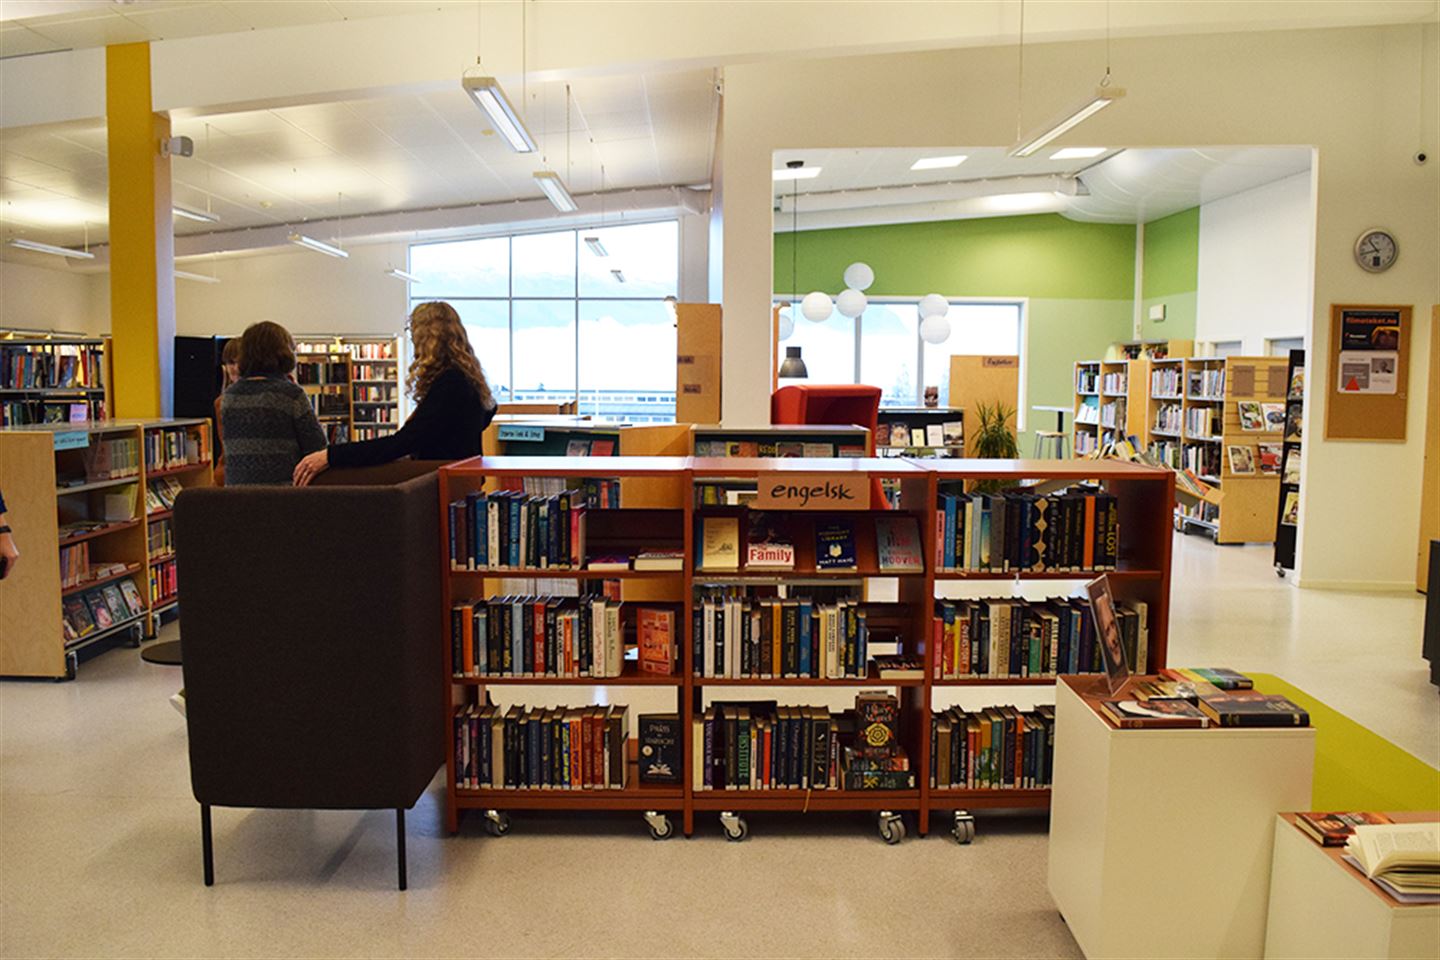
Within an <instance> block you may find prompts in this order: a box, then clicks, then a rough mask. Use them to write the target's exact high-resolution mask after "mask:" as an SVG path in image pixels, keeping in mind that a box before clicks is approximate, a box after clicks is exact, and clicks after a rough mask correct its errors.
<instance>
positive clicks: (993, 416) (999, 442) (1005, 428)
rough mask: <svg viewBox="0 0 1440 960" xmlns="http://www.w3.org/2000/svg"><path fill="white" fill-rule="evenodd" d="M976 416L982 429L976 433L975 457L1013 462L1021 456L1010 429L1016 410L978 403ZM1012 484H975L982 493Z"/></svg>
mask: <svg viewBox="0 0 1440 960" xmlns="http://www.w3.org/2000/svg"><path fill="white" fill-rule="evenodd" d="M975 415H976V416H977V417H979V419H980V428H979V429H978V430H977V431H976V432H975V455H976V456H977V457H983V458H985V459H987V460H1013V459H1015V458H1017V457H1019V456H1020V446H1019V444H1017V443H1016V442H1015V431H1013V430H1011V429H1010V418H1011V417H1013V416H1015V410H1014V409H1013V408H1011V407H1007V406H1005V404H1003V403H1001V402H1000V401H998V400H997V401H995V403H993V404H987V403H978V404H976V405H975ZM1008 486H1012V484H1010V483H1007V482H1004V481H1001V480H983V481H980V482H978V483H976V484H975V489H976V491H978V492H980V493H994V492H995V491H996V490H1002V489H1004V488H1005V487H1008Z"/></svg>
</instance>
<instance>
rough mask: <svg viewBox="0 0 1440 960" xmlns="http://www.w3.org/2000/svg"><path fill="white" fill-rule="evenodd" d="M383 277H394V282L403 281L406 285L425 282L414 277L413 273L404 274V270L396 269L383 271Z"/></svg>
mask: <svg viewBox="0 0 1440 960" xmlns="http://www.w3.org/2000/svg"><path fill="white" fill-rule="evenodd" d="M385 276H387V277H394V278H395V279H396V280H404V281H405V282H406V283H424V282H425V281H424V280H421V279H420V278H419V277H417V276H415V274H413V273H406V272H405V271H404V270H401V269H400V268H398V267H391V268H390V269H389V270H386V271H385Z"/></svg>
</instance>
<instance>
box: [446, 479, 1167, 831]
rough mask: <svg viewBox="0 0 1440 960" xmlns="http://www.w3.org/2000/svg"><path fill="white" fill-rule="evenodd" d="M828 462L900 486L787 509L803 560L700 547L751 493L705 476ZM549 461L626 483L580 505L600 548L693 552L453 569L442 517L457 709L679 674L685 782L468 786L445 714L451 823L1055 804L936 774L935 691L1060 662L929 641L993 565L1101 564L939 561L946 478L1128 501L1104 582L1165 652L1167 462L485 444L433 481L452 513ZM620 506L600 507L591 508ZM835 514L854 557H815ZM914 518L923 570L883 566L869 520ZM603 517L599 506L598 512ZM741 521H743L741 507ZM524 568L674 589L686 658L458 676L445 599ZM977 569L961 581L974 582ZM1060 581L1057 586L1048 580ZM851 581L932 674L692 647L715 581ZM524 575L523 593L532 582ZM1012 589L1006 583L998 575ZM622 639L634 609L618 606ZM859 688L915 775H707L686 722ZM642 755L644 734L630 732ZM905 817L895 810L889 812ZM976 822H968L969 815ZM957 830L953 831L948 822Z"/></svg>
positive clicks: (733, 825)
mask: <svg viewBox="0 0 1440 960" xmlns="http://www.w3.org/2000/svg"><path fill="white" fill-rule="evenodd" d="M786 475H790V476H795V477H806V478H815V477H822V478H824V477H830V478H836V477H837V475H845V478H846V479H849V480H852V481H853V480H854V478H855V476H856V475H859V476H861V477H863V481H862V482H861V484H860V485H859V489H863V490H873V489H875V488H876V487H877V486H878V482H879V481H888V482H889V483H890V484H891V485H893V487H894V488H895V490H896V492H897V493H898V496H897V497H896V498H895V500H893V501H892V500H890V499H889V498H886V497H879V496H876V495H874V494H872V497H871V500H870V501H869V502H868V503H867V504H865V507H866V508H865V509H860V510H849V511H843V512H842V511H834V512H828V511H820V512H810V511H799V510H796V511H786V512H784V513H783V514H780V515H778V516H777V518H776V519H777V521H778V522H780V523H781V524H782V525H783V528H784V529H785V530H786V532H787V533H788V535H789V539H790V540H791V542H792V543H793V544H794V545H795V562H794V566H793V568H791V569H786V570H781V571H776V570H773V569H766V570H759V571H756V570H747V569H745V568H744V567H743V566H742V567H740V568H739V569H733V570H713V569H706V568H705V566H704V565H703V562H702V561H703V551H702V550H701V547H700V539H701V538H700V531H701V530H702V527H703V521H704V520H705V519H706V518H708V517H715V516H720V517H724V516H731V515H743V514H744V513H745V512H746V511H747V510H751V509H753V508H752V507H749V506H735V505H731V504H717V503H714V502H708V503H707V502H705V501H704V498H703V497H702V496H701V495H700V489H701V487H702V486H703V485H705V484H710V483H717V482H721V483H725V484H732V483H745V482H751V483H755V484H757V485H758V483H759V481H760V480H761V479H762V478H776V477H784V476H786ZM543 478H562V480H563V482H565V483H568V484H574V483H577V482H580V481H583V480H586V479H590V480H596V479H600V478H616V479H618V480H619V482H620V490H621V499H620V507H619V509H617V510H610V511H603V510H602V511H592V512H591V513H590V514H589V515H588V519H589V523H590V524H591V526H590V528H589V530H590V533H589V536H590V538H591V539H590V541H589V542H588V543H587V548H588V549H587V553H588V554H590V555H591V556H593V555H595V554H597V553H600V552H605V551H612V550H622V551H625V550H632V549H636V548H641V547H646V546H652V547H653V546H663V547H667V548H670V549H677V550H680V551H682V552H683V555H684V564H683V569H680V570H673V571H664V572H641V571H634V570H625V571H619V572H598V571H590V570H583V569H582V570H559V571H557V570H553V569H551V570H524V571H516V570H508V569H506V570H502V569H490V570H476V571H469V570H465V571H457V570H453V569H452V568H451V563H450V552H449V551H450V549H451V547H450V530H449V527H448V520H447V522H446V530H445V531H444V532H443V535H442V538H441V539H442V542H441V545H440V558H441V563H442V567H443V569H444V571H445V576H444V578H443V579H444V581H445V591H444V601H443V602H444V605H445V622H446V631H447V634H446V636H445V637H444V642H445V649H446V658H447V662H446V667H445V670H446V678H445V679H446V682H447V683H448V684H449V689H450V691H451V696H450V699H449V701H448V702H449V703H450V705H451V709H452V712H453V710H454V709H455V708H457V707H459V706H462V705H466V704H469V703H478V704H484V703H485V702H486V701H487V698H488V694H487V692H486V691H487V689H489V690H491V691H492V692H493V691H495V690H500V689H503V688H507V687H511V686H514V685H519V684H528V685H532V686H542V687H551V688H552V699H554V696H553V693H554V691H559V692H560V694H561V695H564V691H566V690H567V689H573V688H575V687H592V688H604V691H603V695H604V696H608V697H609V698H610V699H611V701H612V702H624V699H623V698H624V697H625V696H626V693H627V691H628V692H630V693H632V694H633V693H635V692H636V691H639V690H641V689H651V690H654V689H655V688H657V687H658V688H662V689H663V688H673V691H674V698H675V706H674V708H673V710H674V712H675V713H676V714H677V715H678V717H679V720H680V731H681V733H682V736H681V738H680V739H681V741H682V743H681V746H682V750H681V755H682V757H683V762H682V770H683V772H682V774H681V776H680V782H679V783H677V784H668V785H656V784H642V783H640V782H639V781H638V777H636V776H635V775H634V774H635V768H634V767H633V766H632V767H631V774H632V776H631V779H630V782H629V784H628V785H627V786H626V787H625V789H621V790H553V789H536V788H522V789H505V790H495V789H486V790H470V789H461V788H457V786H456V770H455V765H456V760H455V756H456V749H455V748H456V742H455V734H454V732H453V727H452V724H451V718H448V717H447V718H446V725H445V729H446V731H447V733H446V737H447V752H446V753H447V758H448V759H447V774H448V775H447V788H446V790H447V825H448V827H449V829H450V831H451V832H454V831H455V830H457V829H458V827H459V821H460V815H461V814H462V813H463V812H464V811H467V810H482V811H485V813H486V815H487V818H488V821H487V827H490V828H491V831H492V832H494V833H500V832H504V829H508V818H507V817H506V816H505V811H507V810H519V809H571V810H581V809H594V810H636V811H642V812H645V814H646V817H647V819H648V820H649V821H650V826H651V833H652V835H653V836H656V837H657V838H662V837H664V836H669V835H670V833H671V832H673V828H672V827H670V826H669V825H668V820H667V819H666V818H665V816H664V814H676V813H678V814H679V815H680V816H681V818H682V823H683V831H684V833H685V834H686V835H687V836H688V835H690V834H691V833H692V832H693V831H694V827H695V816H696V814H697V813H701V814H704V813H718V814H720V815H721V822H722V824H723V825H724V827H725V830H726V833H727V835H728V836H729V837H730V838H731V839H742V838H743V837H744V836H745V834H746V832H747V829H748V828H747V827H746V826H745V823H744V819H743V816H744V814H745V813H746V812H760V811H812V810H814V811H846V810H848V811H867V812H874V813H876V814H877V815H878V817H879V819H880V824H879V825H880V830H881V834H882V836H884V837H885V838H886V839H887V840H888V841H890V842H896V841H897V840H898V839H899V837H902V836H903V835H904V828H903V822H902V821H900V816H901V814H907V813H908V814H913V815H914V816H915V818H916V820H917V822H918V826H919V830H920V833H921V834H922V835H923V834H925V833H928V831H929V825H930V819H931V815H932V814H933V813H936V812H947V811H949V812H953V813H954V814H955V816H956V823H957V827H958V825H959V823H960V821H961V820H962V819H968V813H967V811H969V810H973V809H982V808H995V809H1032V810H1043V809H1047V808H1048V806H1049V798H1050V791H1049V790H1048V789H954V788H937V787H932V786H931V785H930V779H929V771H930V769H931V768H930V743H931V724H932V720H933V713H932V708H933V706H934V704H935V698H936V697H937V695H940V694H951V693H954V692H956V691H959V690H961V689H963V688H976V689H980V688H987V687H988V688H993V689H994V690H995V691H997V693H996V694H995V697H994V699H996V700H1000V699H1003V695H1004V691H1006V690H1010V691H1014V690H1016V689H1017V688H1020V687H1034V688H1043V687H1047V686H1048V687H1053V685H1054V683H1055V678H1054V676H1053V675H1047V676H1035V677H1029V676H1023V677H1005V678H983V677H982V678H974V679H940V678H939V677H938V674H939V672H940V671H939V670H938V669H935V667H936V666H938V660H937V658H938V657H939V652H938V651H937V650H936V649H934V644H933V642H932V641H931V639H930V638H931V635H932V623H933V616H934V614H933V611H934V607H935V601H936V599H937V597H955V596H959V595H961V594H963V593H964V591H966V590H967V589H969V590H972V591H977V593H976V596H977V597H987V596H989V597H993V596H994V595H995V592H996V591H994V589H993V588H994V587H995V586H997V585H998V582H999V581H1002V580H1003V581H1011V582H1012V583H1014V582H1017V581H1031V580H1033V581H1036V582H1037V584H1038V588H1039V589H1041V590H1048V591H1051V592H1053V587H1058V586H1059V584H1060V583H1061V582H1062V581H1070V583H1071V587H1072V588H1074V587H1078V586H1080V584H1082V583H1083V582H1084V581H1085V580H1088V579H1091V578H1092V577H1093V576H1095V575H1096V574H1094V573H1092V572H1066V573H1025V572H1019V573H1017V572H1014V571H1006V572H969V573H967V572H961V571H939V570H938V569H937V567H938V564H937V562H936V558H937V556H938V549H939V543H938V538H939V533H938V532H937V529H936V526H937V519H938V518H937V515H936V512H937V505H938V504H939V502H940V501H939V499H938V498H939V492H940V490H941V489H942V486H941V485H942V484H944V485H947V486H951V487H953V486H955V485H969V484H974V483H977V482H981V481H989V482H992V483H995V482H998V483H1002V484H1013V485H1023V486H1033V489H1035V490H1040V491H1047V490H1048V491H1053V490H1057V489H1059V488H1061V487H1065V486H1067V485H1069V484H1072V483H1088V484H1095V485H1099V486H1100V487H1102V488H1103V489H1104V490H1105V491H1107V492H1109V493H1111V494H1113V495H1114V496H1115V497H1116V501H1117V508H1118V516H1119V524H1120V525H1119V536H1118V562H1117V564H1116V569H1115V570H1113V571H1111V572H1110V577H1111V582H1112V590H1113V591H1114V593H1115V596H1116V598H1117V599H1119V600H1122V601H1127V600H1130V601H1134V600H1141V601H1144V602H1145V603H1146V604H1147V605H1148V610H1149V614H1148V615H1149V638H1150V642H1149V656H1148V659H1147V663H1146V664H1145V669H1147V670H1151V671H1153V670H1156V669H1158V668H1159V667H1161V666H1163V665H1164V663H1165V655H1166V647H1167V626H1168V618H1169V609H1168V601H1169V590H1170V528H1171V510H1172V505H1173V502H1174V486H1175V484H1174V476H1173V474H1172V473H1171V472H1170V471H1167V470H1160V469H1152V468H1147V467H1143V466H1138V465H1135V464H1130V463H1123V462H1116V461H1080V460H1067V461H1054V460H1007V461H987V460H966V459H941V460H934V459H913V460H912V459H906V458H882V459H876V458H825V459H818V458H816V459H806V458H794V459H784V458H781V459H770V458H749V457H632V456H621V457H616V458H612V459H610V460H608V462H606V461H603V460H599V459H597V458H566V457H533V458H524V457H477V458H474V459H471V460H467V461H463V462H461V463H458V464H453V465H450V466H447V467H444V468H442V469H441V472H440V498H441V508H442V516H448V506H449V505H450V504H451V503H452V502H454V501H456V500H457V499H459V498H461V497H464V496H465V494H467V493H470V492H474V491H485V490H496V489H501V488H506V487H508V488H512V489H513V488H517V487H523V486H524V485H525V484H526V483H527V482H535V481H538V480H540V479H543ZM607 512H608V513H610V514H612V515H613V516H611V517H609V518H605V519H601V518H600V517H599V516H598V514H602V513H607ZM841 514H843V517H844V518H845V519H846V520H848V521H849V522H850V523H852V524H853V529H854V531H855V554H856V565H855V569H854V570H853V571H852V570H847V571H844V572H836V571H832V570H821V569H816V568H815V560H814V548H813V545H814V542H815V540H814V527H815V526H816V525H817V524H818V523H820V522H822V520H828V519H829V518H831V517H833V516H837V515H841ZM906 516H908V517H910V518H912V519H913V520H914V521H915V524H916V527H917V528H918V532H919V539H920V548H921V552H922V555H923V557H924V558H925V560H924V563H923V564H922V566H921V568H920V569H917V570H913V571H909V572H896V571H894V570H889V569H882V568H881V566H880V564H879V561H878V554H877V550H876V534H875V523H876V521H877V520H878V519H879V518H880V517H887V518H892V519H893V518H900V517H906ZM597 521H598V522H597ZM740 529H741V530H744V529H745V524H744V523H743V521H742V523H741V524H740ZM517 576H524V577H534V578H537V579H539V578H549V579H551V580H552V581H563V580H570V581H576V582H579V581H585V580H593V579H606V580H613V581H615V582H617V583H618V584H619V587H620V589H621V590H622V594H621V596H622V599H623V600H625V601H626V604H625V605H626V606H630V603H629V601H631V600H637V601H641V602H644V603H652V604H653V603H665V604H671V605H673V606H674V607H675V608H676V609H677V610H678V611H681V612H682V615H681V616H680V618H679V624H680V625H681V626H680V627H679V629H678V630H677V633H678V640H679V653H678V657H677V670H678V672H677V673H676V674H675V675H673V676H665V677H655V676H650V675H642V674H638V673H636V672H635V670H634V666H633V663H627V666H626V669H625V671H624V672H623V673H622V675H621V676H619V677H613V678H587V677H578V678H573V677H572V678H566V679H558V680H557V679H553V678H540V677H537V678H530V677H515V678H512V677H502V678H494V677H489V678H487V677H478V678H477V677H456V676H455V671H454V668H453V664H452V663H451V662H450V661H451V658H452V654H451V652H450V651H451V642H450V639H451V638H450V636H449V634H448V631H449V629H450V612H451V608H452V606H453V605H454V604H455V603H456V602H461V601H466V600H478V599H482V598H485V597H488V596H491V595H492V592H493V591H495V590H497V589H501V584H502V580H501V578H513V577H517ZM967 581H969V583H967ZM1052 585H1053V586H1052ZM822 587H823V588H827V589H832V590H833V589H834V588H836V587H846V588H848V589H853V591H854V598H855V600H854V602H856V603H857V604H858V605H859V606H860V607H862V608H864V610H865V611H866V614H867V617H868V618H869V620H868V622H869V624H870V628H871V631H872V635H873V636H874V637H875V639H874V641H873V643H872V646H871V649H870V651H869V652H871V653H876V654H880V653H886V654H888V653H891V652H893V653H894V654H898V655H900V656H904V657H909V658H913V659H916V660H919V661H920V662H921V663H923V665H924V669H923V674H922V676H919V677H916V676H909V677H906V678H903V679H897V678H893V677H891V678H883V679H882V678H881V677H879V676H878V674H877V672H876V670H875V667H874V665H873V664H868V663H867V664H866V668H865V676H864V677H863V678H862V677H859V676H852V677H849V678H847V679H829V678H827V679H819V678H805V677H789V678H786V677H778V676H768V677H763V678H757V676H756V675H755V674H753V673H752V674H748V675H746V676H745V677H739V678H737V677H717V676H708V677H707V676H697V675H696V674H697V672H701V673H703V672H704V671H703V670H700V669H697V668H698V667H700V666H701V665H700V664H698V663H697V660H696V656H695V650H694V648H693V647H692V643H691V639H692V634H691V624H692V622H694V621H693V617H694V614H695V610H696V608H697V606H698V604H699V602H700V599H699V598H700V596H701V594H702V593H703V592H705V591H713V590H716V589H720V590H731V591H743V590H752V589H755V590H761V591H769V590H774V591H775V595H780V594H781V591H782V590H784V591H787V592H789V591H795V592H794V593H789V595H790V596H796V595H803V591H804V590H805V589H806V588H822ZM506 589H509V590H516V589H519V590H520V592H522V593H527V594H530V593H534V592H535V591H534V590H525V589H523V588H517V587H515V586H513V585H512V586H510V587H508V588H506ZM1005 595H1006V596H1009V595H1010V589H1009V588H1008V587H1007V588H1005ZM626 632H627V640H628V634H629V632H630V624H629V622H628V621H627V623H626ZM861 690H887V691H889V692H892V693H893V694H894V695H895V696H896V698H897V699H898V700H899V708H900V713H899V717H898V739H899V742H900V743H901V744H902V745H903V746H904V747H905V749H906V753H907V755H908V756H909V757H910V759H911V763H912V768H911V769H912V770H914V771H915V773H916V778H915V784H916V786H915V787H914V788H912V789H903V790H847V789H838V790H837V789H813V790H800V789H781V788H777V789H707V788H705V787H704V786H703V785H697V782H696V781H697V772H698V764H699V758H697V756H696V755H695V753H696V751H695V749H694V748H693V747H692V743H693V740H692V736H691V733H692V730H693V729H694V724H695V722H696V721H697V718H699V717H700V716H701V714H702V713H703V712H704V711H705V710H706V708H707V705H708V704H709V703H712V702H714V701H723V702H735V701H736V700H737V699H739V698H740V697H742V696H748V697H754V698H759V699H763V700H767V701H776V702H778V703H781V704H795V705H800V706H811V707H818V706H820V705H822V704H824V703H829V702H831V701H832V700H833V699H834V698H835V696H836V695H839V696H845V695H850V694H853V693H856V692H859V691H861ZM629 750H630V760H631V761H632V763H633V758H634V744H633V743H631V744H630V745H629ZM897 823H898V824H900V826H899V827H898V830H897V827H896V824H897ZM972 835H973V832H972ZM956 836H957V839H959V838H960V834H959V832H957V833H956Z"/></svg>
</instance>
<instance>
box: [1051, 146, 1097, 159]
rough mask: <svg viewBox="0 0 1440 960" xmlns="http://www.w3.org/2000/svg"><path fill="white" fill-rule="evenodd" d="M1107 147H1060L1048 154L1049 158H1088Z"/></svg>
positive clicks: (1095, 155)
mask: <svg viewBox="0 0 1440 960" xmlns="http://www.w3.org/2000/svg"><path fill="white" fill-rule="evenodd" d="M1109 149H1110V148H1109V147H1061V148H1060V149H1059V150H1056V151H1055V152H1054V153H1052V154H1050V159H1051V160H1089V159H1090V158H1091V157H1098V156H1100V154H1102V153H1104V152H1105V151H1106V150H1109Z"/></svg>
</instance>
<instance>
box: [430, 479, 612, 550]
mask: <svg viewBox="0 0 1440 960" xmlns="http://www.w3.org/2000/svg"><path fill="white" fill-rule="evenodd" d="M587 509H588V508H587V507H586V505H585V502H584V498H583V496H582V494H581V493H580V491H579V490H574V489H571V490H565V491H562V492H560V493H557V494H555V495H553V496H533V495H531V494H527V493H524V492H521V491H519V490H497V491H494V492H492V493H482V492H478V491H477V492H474V493H470V494H468V495H466V496H465V497H464V499H461V500H455V501H452V502H451V503H450V505H449V531H450V569H451V570H496V569H532V570H533V569H550V568H555V569H560V570H579V569H581V568H583V567H584V565H585V527H586V519H585V518H586V512H587Z"/></svg>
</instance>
